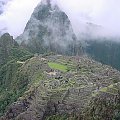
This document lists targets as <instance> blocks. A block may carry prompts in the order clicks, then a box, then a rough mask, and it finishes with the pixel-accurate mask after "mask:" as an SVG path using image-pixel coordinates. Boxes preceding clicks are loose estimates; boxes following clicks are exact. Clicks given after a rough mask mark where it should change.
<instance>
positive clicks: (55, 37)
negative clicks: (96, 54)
mask: <svg viewBox="0 0 120 120" xmlns="http://www.w3.org/2000/svg"><path fill="white" fill-rule="evenodd" d="M17 40H18V41H22V44H23V43H24V44H26V45H27V47H28V48H29V50H30V51H31V52H34V53H44V52H46V51H47V52H49V51H53V52H56V53H59V54H67V55H75V54H80V52H81V44H79V45H78V43H76V42H77V41H76V40H77V38H76V36H75V34H74V32H73V29H72V26H71V23H70V20H69V18H68V16H67V15H66V14H65V13H64V12H62V11H61V10H60V8H59V7H58V6H57V5H52V3H51V0H42V2H41V4H39V5H38V6H37V7H36V8H35V10H34V12H33V14H32V16H31V18H30V20H29V21H28V23H27V25H26V28H25V30H24V33H23V34H22V35H21V36H20V37H18V38H17Z"/></svg>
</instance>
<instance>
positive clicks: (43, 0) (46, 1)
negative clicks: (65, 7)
mask: <svg viewBox="0 0 120 120" xmlns="http://www.w3.org/2000/svg"><path fill="white" fill-rule="evenodd" d="M41 4H47V5H50V4H51V0H42V1H41Z"/></svg>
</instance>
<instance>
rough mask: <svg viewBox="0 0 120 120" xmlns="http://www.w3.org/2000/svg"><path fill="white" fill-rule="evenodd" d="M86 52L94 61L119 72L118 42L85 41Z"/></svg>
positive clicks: (119, 48)
mask: <svg viewBox="0 0 120 120" xmlns="http://www.w3.org/2000/svg"><path fill="white" fill-rule="evenodd" d="M87 43H88V46H87V47H86V48H85V49H86V52H87V53H88V54H89V55H90V56H91V57H92V58H94V59H95V60H97V61H99V62H101V63H103V64H107V65H110V66H112V67H113V68H116V69H118V70H120V42H115V41H110V40H93V41H91V40H90V41H87Z"/></svg>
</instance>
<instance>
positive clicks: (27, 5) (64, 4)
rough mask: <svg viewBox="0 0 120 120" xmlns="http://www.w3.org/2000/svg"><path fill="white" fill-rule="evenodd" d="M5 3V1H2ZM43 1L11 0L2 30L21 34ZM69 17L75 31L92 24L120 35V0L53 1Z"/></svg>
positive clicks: (0, 23) (1, 18) (1, 17)
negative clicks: (88, 23) (87, 23)
mask: <svg viewBox="0 0 120 120" xmlns="http://www.w3.org/2000/svg"><path fill="white" fill-rule="evenodd" d="M0 1H4V0H0ZM40 1H41V0H11V1H10V2H8V3H7V5H5V6H4V12H3V14H2V15H0V30H1V29H3V30H4V31H6V32H9V33H10V34H11V35H13V36H14V37H16V36H18V35H19V34H21V33H22V32H23V30H24V28H25V25H26V23H27V21H28V20H29V18H30V16H31V14H32V12H33V10H34V8H35V7H36V6H37V4H38V3H39V2H40ZM53 2H54V3H57V4H58V5H59V7H60V8H61V9H62V10H63V11H65V12H66V14H67V15H68V16H69V18H70V20H71V22H72V25H73V28H74V31H75V32H78V31H79V30H80V29H81V30H82V25H84V24H86V22H91V23H94V24H97V25H101V26H103V27H104V28H105V29H106V30H108V31H109V32H111V33H112V34H114V35H116V34H117V35H119V34H120V6H119V5H120V0H53Z"/></svg>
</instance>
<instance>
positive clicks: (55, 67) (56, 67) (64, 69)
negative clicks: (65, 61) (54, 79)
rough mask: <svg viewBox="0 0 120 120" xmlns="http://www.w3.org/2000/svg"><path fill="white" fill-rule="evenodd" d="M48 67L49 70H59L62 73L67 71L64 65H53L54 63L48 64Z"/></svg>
mask: <svg viewBox="0 0 120 120" xmlns="http://www.w3.org/2000/svg"><path fill="white" fill-rule="evenodd" d="M48 65H49V67H50V68H51V69H56V70H60V71H62V72H67V71H68V67H67V66H66V65H62V64H59V63H54V62H49V63H48Z"/></svg>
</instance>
